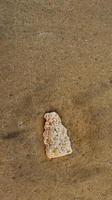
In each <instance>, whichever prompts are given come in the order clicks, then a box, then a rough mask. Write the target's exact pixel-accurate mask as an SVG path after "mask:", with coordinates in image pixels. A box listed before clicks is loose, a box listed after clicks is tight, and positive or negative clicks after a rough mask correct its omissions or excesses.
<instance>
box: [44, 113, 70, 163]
mask: <svg viewBox="0 0 112 200" xmlns="http://www.w3.org/2000/svg"><path fill="white" fill-rule="evenodd" d="M44 119H45V120H46V122H45V126H44V129H45V130H44V133H43V137H44V144H45V147H46V149H45V150H46V155H47V157H48V158H50V159H51V158H56V157H61V156H65V155H68V154H71V153H72V148H71V143H70V139H69V137H68V135H67V129H66V128H65V127H64V126H63V125H62V123H61V119H60V117H59V115H58V114H57V113H56V112H50V113H46V114H45V115H44Z"/></svg>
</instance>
